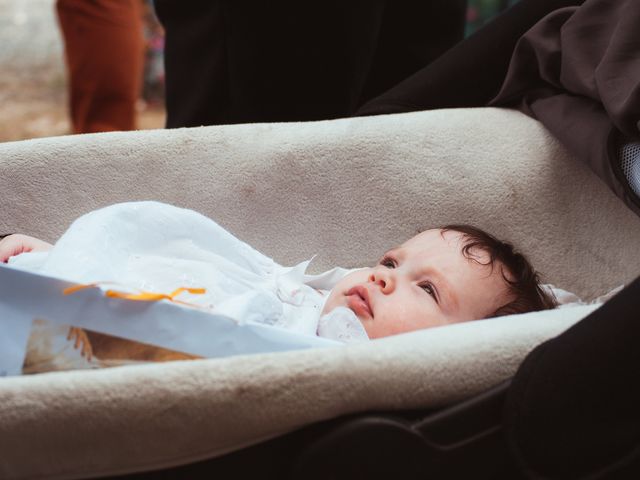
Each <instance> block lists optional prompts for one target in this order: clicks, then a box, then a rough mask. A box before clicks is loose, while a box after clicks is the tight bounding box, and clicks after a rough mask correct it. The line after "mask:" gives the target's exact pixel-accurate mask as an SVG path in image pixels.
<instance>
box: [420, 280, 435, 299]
mask: <svg viewBox="0 0 640 480" xmlns="http://www.w3.org/2000/svg"><path fill="white" fill-rule="evenodd" d="M420 288H421V289H423V290H424V291H425V292H427V293H428V294H429V295H431V296H432V297H433V298H434V300H435V301H436V302H437V301H438V297H437V296H436V290H435V288H433V285H431V284H430V283H423V284H422V285H420Z"/></svg>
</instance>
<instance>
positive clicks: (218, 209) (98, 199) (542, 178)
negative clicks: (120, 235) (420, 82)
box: [0, 108, 640, 299]
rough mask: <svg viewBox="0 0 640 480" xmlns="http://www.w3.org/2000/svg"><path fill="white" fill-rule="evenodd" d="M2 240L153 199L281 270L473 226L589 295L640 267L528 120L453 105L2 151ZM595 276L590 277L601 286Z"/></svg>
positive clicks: (606, 195)
mask: <svg viewBox="0 0 640 480" xmlns="http://www.w3.org/2000/svg"><path fill="white" fill-rule="evenodd" d="M0 192H2V195H1V196H0V206H1V207H0V211H1V212H2V215H1V216H0V233H9V232H16V231H18V232H25V233H31V234H33V235H35V236H40V237H42V238H43V239H45V240H49V241H54V240H55V239H56V238H57V237H58V236H59V235H60V234H61V233H62V232H63V231H65V230H66V228H67V227H68V226H69V224H70V223H71V221H72V220H74V219H75V218H77V217H79V216H80V215H82V214H84V213H86V212H88V211H90V210H93V209H96V208H98V207H103V206H106V205H109V204H112V203H116V202H122V201H132V200H159V201H164V202H167V203H172V204H175V205H178V206H182V207H187V208H191V209H194V210H196V211H198V212H200V213H203V214H204V215H206V216H209V217H211V218H213V219H215V220H216V221H217V222H219V223H220V224H221V225H222V226H223V227H225V228H227V229H228V230H230V231H231V232H232V233H233V234H234V235H236V236H238V237H239V238H240V239H241V240H243V241H245V242H247V243H249V244H250V245H252V246H254V247H255V248H257V249H258V250H259V251H261V252H264V253H265V254H267V255H269V256H272V257H273V258H274V259H275V260H276V261H277V262H278V263H281V264H284V265H287V264H293V263H297V262H299V261H302V260H304V259H307V258H309V257H310V256H312V255H317V256H316V259H315V261H314V264H313V265H315V269H316V271H320V270H327V269H329V268H331V267H333V266H336V265H339V266H343V267H357V266H363V265H368V264H372V263H373V262H375V261H377V260H378V259H379V256H380V255H381V254H382V253H383V252H384V251H385V250H386V249H388V248H390V247H391V246H394V245H397V244H399V243H401V242H403V241H404V240H406V239H408V238H409V237H411V236H413V235H414V234H415V233H416V232H418V231H419V230H422V229H425V228H429V227H433V226H439V225H443V224H448V223H472V224H475V225H477V226H479V227H481V228H484V229H486V230H487V231H489V232H491V233H493V234H495V235H497V236H498V237H501V238H504V239H507V240H511V241H512V242H513V243H515V244H516V246H517V247H519V248H520V249H522V250H523V251H524V252H526V253H527V254H529V256H530V258H531V260H532V262H533V263H534V265H535V266H536V267H537V269H538V270H540V271H541V272H542V274H543V277H544V280H545V281H547V282H549V283H553V284H555V285H557V286H558V287H561V288H564V289H565V290H569V291H572V292H574V293H577V294H578V295H579V296H581V297H583V298H587V299H589V298H592V297H594V296H597V295H599V294H601V293H603V292H607V291H609V290H611V289H612V288H614V287H616V286H618V285H620V284H621V283H626V282H628V281H630V280H631V279H632V278H634V276H635V275H636V274H637V272H638V271H640V256H638V255H637V245H638V240H639V239H640V222H639V221H638V219H637V217H635V216H634V215H633V213H632V212H631V211H629V210H628V209H627V208H626V207H625V206H624V205H623V204H622V202H620V201H619V200H617V199H616V198H615V196H614V195H613V194H612V193H610V192H609V191H608V190H607V187H606V186H605V185H603V184H602V183H601V182H600V181H599V180H598V178H597V177H596V176H595V175H594V174H593V173H592V172H591V171H589V170H587V169H586V167H584V166H583V165H581V164H580V163H578V162H577V161H576V160H575V159H574V158H572V157H571V156H569V155H568V154H567V153H566V151H565V150H564V148H563V147H562V146H561V145H560V144H559V143H558V142H557V141H555V140H554V139H553V137H551V136H550V135H549V134H548V133H547V132H546V130H545V129H544V128H543V127H542V126H541V125H540V124H539V123H538V122H537V121H535V120H532V119H530V118H527V117H525V116H524V115H523V114H521V113H518V112H515V111H509V110H500V109H491V108H486V109H485V108H479V109H453V110H435V111H427V112H415V113H407V114H396V115H385V116H378V117H365V118H353V119H341V120H331V121H322V122H307V123H276V124H246V125H229V126H215V127H200V128H188V129H177V130H156V131H145V132H126V133H103V134H91V135H78V136H67V137H58V138H47V139H39V140H29V141H22V142H13V143H5V144H0ZM596 276H597V278H595V277H596Z"/></svg>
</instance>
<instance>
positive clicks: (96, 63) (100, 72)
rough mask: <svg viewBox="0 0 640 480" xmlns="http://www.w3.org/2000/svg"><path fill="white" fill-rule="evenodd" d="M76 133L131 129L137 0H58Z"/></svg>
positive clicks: (139, 52) (140, 43)
mask: <svg viewBox="0 0 640 480" xmlns="http://www.w3.org/2000/svg"><path fill="white" fill-rule="evenodd" d="M56 7H57V12H58V19H59V22H60V27H61V29H62V33H63V36H64V42H65V55H66V60H67V67H68V72H69V97H70V98H69V100H70V110H71V121H72V124H73V130H74V132H75V133H92V132H105V131H113V130H133V129H135V128H136V102H137V100H138V96H139V94H140V89H141V86H142V74H143V73H142V72H143V67H144V40H143V34H142V17H141V5H140V0H57V4H56Z"/></svg>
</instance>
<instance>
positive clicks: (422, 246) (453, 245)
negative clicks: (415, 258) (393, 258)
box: [399, 228, 491, 266]
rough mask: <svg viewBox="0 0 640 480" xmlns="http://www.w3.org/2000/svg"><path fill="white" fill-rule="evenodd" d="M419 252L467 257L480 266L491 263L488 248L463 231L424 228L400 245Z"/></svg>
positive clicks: (402, 247) (413, 251) (466, 258)
mask: <svg viewBox="0 0 640 480" xmlns="http://www.w3.org/2000/svg"><path fill="white" fill-rule="evenodd" d="M399 248H400V249H406V250H408V251H409V252H412V253H417V254H427V255H429V254H448V255H452V256H453V255H455V256H456V257H460V258H461V259H465V260H467V261H469V262H471V263H472V264H474V265H476V266H478V265H481V266H487V265H489V264H491V254H490V252H489V251H488V250H487V249H486V248H482V247H480V246H477V245H474V242H473V240H472V239H470V238H469V237H468V236H467V235H466V234H464V233H463V232H458V231H457V230H451V229H442V228H432V229H428V230H424V231H422V232H420V233H418V234H417V235H415V236H414V237H412V238H410V239H409V240H407V241H406V242H404V243H403V244H402V245H400V247H399Z"/></svg>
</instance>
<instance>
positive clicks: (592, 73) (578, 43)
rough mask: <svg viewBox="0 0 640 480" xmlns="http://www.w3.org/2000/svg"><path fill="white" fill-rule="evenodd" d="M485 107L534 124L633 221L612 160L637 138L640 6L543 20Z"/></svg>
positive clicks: (598, 1)
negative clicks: (508, 110) (513, 111)
mask: <svg viewBox="0 0 640 480" xmlns="http://www.w3.org/2000/svg"><path fill="white" fill-rule="evenodd" d="M490 105H495V106H507V107H513V108H517V109H519V110H521V111H522V112H524V113H526V114H527V115H530V116H532V117H534V118H536V119H538V120H539V121H540V122H542V123H543V124H544V125H545V126H546V127H547V128H548V129H549V131H551V133H552V134H553V135H555V136H556V137H557V138H558V139H559V140H560V141H561V142H562V143H563V144H564V145H565V146H566V147H567V148H568V149H569V150H570V151H571V152H572V153H573V154H574V155H576V156H577V157H578V158H579V159H580V160H582V161H584V162H585V163H587V165H588V166H589V167H590V168H591V169H592V170H593V171H594V172H595V173H596V174H597V175H598V176H599V177H600V178H601V179H602V180H603V181H604V182H605V183H606V184H607V185H608V186H609V187H610V188H611V189H612V190H613V191H614V192H615V193H616V195H618V196H619V197H620V198H622V199H623V200H624V201H625V203H626V204H627V205H628V206H629V207H630V208H631V209H633V210H634V211H635V212H636V213H638V214H639V215H640V199H639V198H638V197H637V196H636V195H635V194H634V193H633V191H631V189H630V188H629V187H628V185H627V182H626V181H625V179H624V177H623V174H622V172H621V170H620V168H619V162H618V160H617V154H616V147H617V145H618V144H620V143H621V142H624V141H628V140H631V139H637V138H638V137H639V131H640V0H587V1H586V2H584V4H582V5H581V6H571V7H565V8H560V9H557V10H555V11H553V12H551V13H550V14H549V15H547V16H546V17H544V18H543V19H542V20H540V21H539V22H538V23H537V24H535V25H534V26H533V27H532V28H531V29H530V30H529V31H528V32H526V33H525V34H524V35H523V36H522V37H521V38H520V40H519V41H518V43H517V45H516V48H515V50H514V52H513V56H512V59H511V63H510V65H509V70H508V73H507V76H506V78H505V81H504V84H503V85H502V88H501V90H500V93H499V94H498V95H497V96H496V98H495V99H493V100H492V101H491V102H490Z"/></svg>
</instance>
